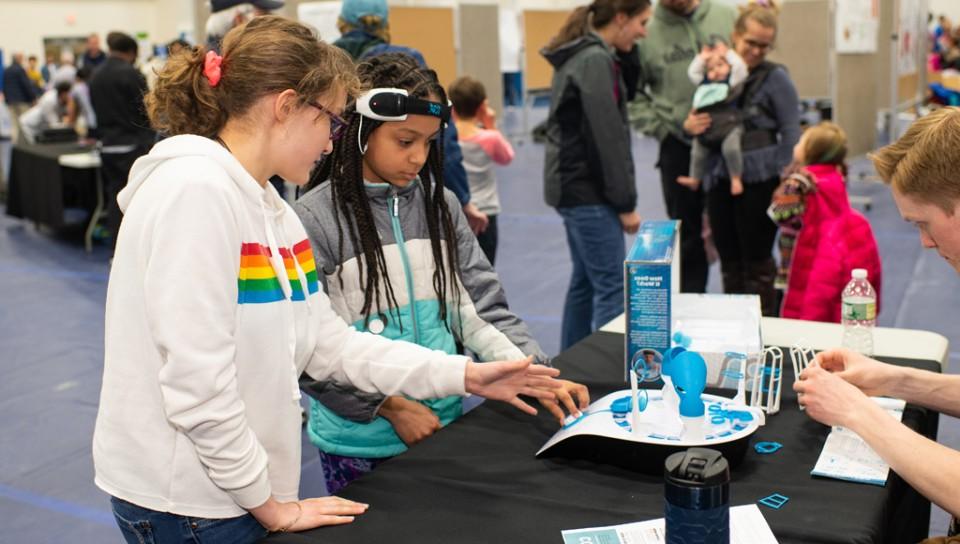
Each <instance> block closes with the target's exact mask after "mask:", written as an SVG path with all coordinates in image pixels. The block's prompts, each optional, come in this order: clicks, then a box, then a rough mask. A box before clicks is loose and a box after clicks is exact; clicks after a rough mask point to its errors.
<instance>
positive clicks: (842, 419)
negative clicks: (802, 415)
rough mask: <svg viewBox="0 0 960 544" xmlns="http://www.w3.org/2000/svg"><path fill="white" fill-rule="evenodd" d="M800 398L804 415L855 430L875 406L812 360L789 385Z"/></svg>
mask: <svg viewBox="0 0 960 544" xmlns="http://www.w3.org/2000/svg"><path fill="white" fill-rule="evenodd" d="M793 389H794V391H796V392H797V393H798V394H799V395H800V397H799V401H800V405H801V406H804V407H806V409H807V414H809V415H810V417H812V418H813V419H815V420H817V421H819V422H820V423H823V424H824V425H831V426H832V425H841V426H843V427H849V428H850V429H852V430H853V431H854V432H856V431H857V427H858V425H857V422H858V421H860V420H861V419H860V418H862V416H864V415H865V414H866V413H867V412H868V411H870V410H872V409H873V408H872V407H875V408H877V409H879V406H878V405H877V404H876V403H875V402H873V401H872V400H870V398H869V397H867V395H865V394H864V393H863V391H861V390H859V389H857V387H856V386H854V385H853V384H851V383H848V382H846V381H844V380H843V379H842V378H840V376H839V375H838V374H832V373H830V372H828V371H826V370H824V369H823V368H821V367H820V366H819V365H817V364H816V363H814V364H813V365H811V366H810V367H808V368H806V369H805V370H804V371H803V372H801V373H800V379H798V380H797V381H796V382H795V383H794V384H793Z"/></svg>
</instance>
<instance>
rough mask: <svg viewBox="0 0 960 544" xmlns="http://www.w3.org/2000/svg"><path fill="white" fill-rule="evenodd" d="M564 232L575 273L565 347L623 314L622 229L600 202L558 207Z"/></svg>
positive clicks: (567, 304)
mask: <svg viewBox="0 0 960 544" xmlns="http://www.w3.org/2000/svg"><path fill="white" fill-rule="evenodd" d="M557 212H559V213H560V215H561V216H562V217H563V226H564V228H566V230H567V245H568V246H570V259H571V260H572V261H573V274H572V275H571V277H570V287H569V288H568V289H567V299H566V301H565V302H564V305H563V326H562V333H561V339H560V348H561V349H567V348H569V347H570V346H572V345H574V344H576V343H577V342H578V341H580V340H581V339H583V338H585V337H587V336H589V335H590V333H592V332H593V331H594V330H596V329H597V328H599V327H602V326H603V325H605V324H606V323H607V322H608V321H610V320H611V319H613V318H615V317H617V316H618V315H620V314H621V313H623V260H624V258H625V257H626V252H625V250H624V236H623V228H622V227H621V225H620V216H619V215H618V214H617V212H616V211H614V210H613V208H611V207H609V206H604V205H599V204H598V205H590V206H572V207H569V208H557Z"/></svg>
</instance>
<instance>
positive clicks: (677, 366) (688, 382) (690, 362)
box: [670, 351, 707, 417]
mask: <svg viewBox="0 0 960 544" xmlns="http://www.w3.org/2000/svg"><path fill="white" fill-rule="evenodd" d="M671 365H672V368H671V369H670V379H671V380H673V388H674V389H675V390H676V391H677V396H678V397H680V415H681V416H683V417H703V412H704V409H703V400H702V399H701V398H700V395H701V394H702V393H703V390H704V388H706V386H707V363H706V361H704V360H703V357H702V356H700V354H699V353H697V352H695V351H684V352H683V353H681V354H679V355H677V356H676V357H674V358H672V360H671Z"/></svg>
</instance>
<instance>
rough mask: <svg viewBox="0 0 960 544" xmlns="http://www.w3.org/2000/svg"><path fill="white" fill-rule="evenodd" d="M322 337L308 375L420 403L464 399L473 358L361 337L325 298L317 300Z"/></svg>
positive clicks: (318, 379) (321, 297)
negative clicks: (466, 377)
mask: <svg viewBox="0 0 960 544" xmlns="http://www.w3.org/2000/svg"><path fill="white" fill-rule="evenodd" d="M317 298H318V299H319V302H320V304H319V308H317V307H314V311H315V312H316V311H318V310H319V316H318V320H319V323H318V325H319V335H318V341H317V345H316V347H315V348H314V351H313V356H312V357H311V359H310V361H309V362H308V363H307V368H306V373H307V375H309V376H310V377H311V378H313V379H314V380H317V381H323V380H327V379H332V380H334V381H337V382H341V383H349V384H351V385H353V386H354V387H356V388H357V389H359V390H361V391H366V392H369V393H377V392H379V393H382V394H384V395H397V394H405V395H409V396H411V397H414V398H418V399H431V398H440V397H446V396H450V395H464V394H465V393H466V391H465V383H464V373H465V372H466V365H467V362H468V361H469V359H468V358H466V357H463V356H461V355H449V354H447V353H445V352H443V351H440V350H431V349H427V348H425V347H421V346H418V345H416V344H412V343H409V342H401V341H395V340H388V339H386V338H384V337H382V336H378V335H375V334H370V333H367V332H359V331H357V330H356V329H354V328H353V327H351V326H349V325H347V323H346V322H345V321H344V320H343V319H341V318H340V316H339V315H337V313H336V312H335V311H334V310H333V308H332V307H331V306H330V299H329V298H327V295H326V294H324V293H323V292H320V293H319V294H318V297H317Z"/></svg>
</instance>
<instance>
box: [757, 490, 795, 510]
mask: <svg viewBox="0 0 960 544" xmlns="http://www.w3.org/2000/svg"><path fill="white" fill-rule="evenodd" d="M789 500H790V497H785V496H783V495H781V494H779V493H774V494H773V495H770V496H769V497H764V498H762V499H760V500H759V501H757V502H759V503H760V504H762V505H764V506H766V507H767V508H773V509H774V510H779V509H781V508H783V505H785V504H787V501H789Z"/></svg>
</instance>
